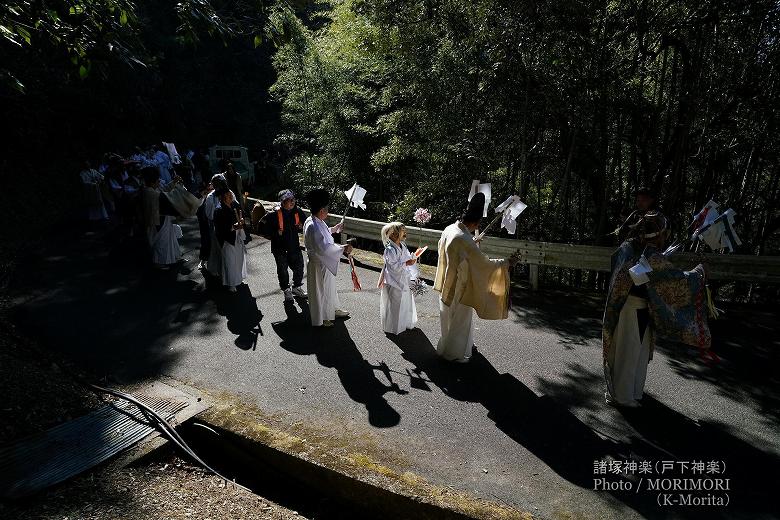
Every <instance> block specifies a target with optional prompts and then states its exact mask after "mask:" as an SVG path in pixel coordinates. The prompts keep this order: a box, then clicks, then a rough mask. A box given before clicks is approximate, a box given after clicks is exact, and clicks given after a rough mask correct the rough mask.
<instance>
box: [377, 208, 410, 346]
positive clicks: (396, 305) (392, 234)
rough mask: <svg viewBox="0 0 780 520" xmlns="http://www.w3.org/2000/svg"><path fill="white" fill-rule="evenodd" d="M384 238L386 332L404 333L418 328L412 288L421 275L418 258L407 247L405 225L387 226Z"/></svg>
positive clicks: (381, 307)
mask: <svg viewBox="0 0 780 520" xmlns="http://www.w3.org/2000/svg"><path fill="white" fill-rule="evenodd" d="M381 238H382V243H383V244H385V252H384V255H383V256H384V261H385V264H384V267H383V268H382V273H381V274H380V276H379V286H380V287H381V289H382V293H381V295H380V297H379V315H380V318H381V320H382V330H383V331H385V332H386V333H388V334H400V333H402V332H403V331H405V330H409V329H413V328H415V327H416V326H417V309H416V307H415V303H414V295H413V294H412V290H411V288H410V287H409V282H410V281H411V280H413V279H415V278H417V277H418V276H419V269H418V267H417V265H416V264H417V257H416V256H415V255H413V254H412V253H410V252H409V249H407V247H406V242H405V241H404V240H405V239H406V226H404V225H403V224H402V223H401V222H391V223H389V224H386V225H385V226H384V227H383V228H382V233H381Z"/></svg>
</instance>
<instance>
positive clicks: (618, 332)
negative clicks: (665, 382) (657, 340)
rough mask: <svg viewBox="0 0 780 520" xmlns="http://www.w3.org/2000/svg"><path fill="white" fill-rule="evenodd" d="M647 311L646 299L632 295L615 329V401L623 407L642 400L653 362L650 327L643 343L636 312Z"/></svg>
mask: <svg viewBox="0 0 780 520" xmlns="http://www.w3.org/2000/svg"><path fill="white" fill-rule="evenodd" d="M646 308H647V301H646V300H645V299H644V298H638V297H636V296H632V295H629V296H628V299H627V300H626V304H625V305H624V306H623V309H622V310H621V311H620V317H619V319H618V324H617V327H616V328H615V334H614V338H615V363H614V366H613V367H612V397H613V398H614V399H615V401H617V402H618V403H620V404H628V403H631V402H633V401H636V400H638V399H641V398H642V395H643V393H644V390H645V380H646V379H647V364H648V362H649V361H650V334H652V331H651V330H650V323H648V324H647V328H646V329H645V334H644V336H643V337H642V339H641V340H640V339H639V322H638V320H637V316H636V311H637V310H640V309H646Z"/></svg>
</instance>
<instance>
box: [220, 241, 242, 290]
mask: <svg viewBox="0 0 780 520" xmlns="http://www.w3.org/2000/svg"><path fill="white" fill-rule="evenodd" d="M245 236H246V235H244V230H242V229H239V230H238V231H236V243H235V244H230V243H228V242H225V244H224V245H223V246H222V284H223V285H225V286H227V287H238V286H239V285H241V284H242V283H243V282H244V280H246V277H247V270H246V246H245V245H244V238H245Z"/></svg>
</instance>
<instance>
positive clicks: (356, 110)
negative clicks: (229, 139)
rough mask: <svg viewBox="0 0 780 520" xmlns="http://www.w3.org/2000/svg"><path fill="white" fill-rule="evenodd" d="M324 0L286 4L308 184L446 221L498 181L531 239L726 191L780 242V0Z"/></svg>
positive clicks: (561, 237)
mask: <svg viewBox="0 0 780 520" xmlns="http://www.w3.org/2000/svg"><path fill="white" fill-rule="evenodd" d="M321 7H322V6H320V8H318V9H312V8H310V9H307V10H299V11H298V12H297V13H295V12H294V11H293V10H292V9H290V8H277V9H276V10H275V11H274V12H273V14H272V15H271V16H270V20H271V24H270V26H269V31H270V33H271V34H272V35H274V41H275V42H276V45H277V46H278V51H277V54H276V57H275V61H274V65H275V67H276V70H277V74H278V78H277V83H276V84H275V85H274V87H273V94H274V96H275V99H277V100H278V101H279V103H280V105H281V109H282V122H283V133H282V134H281V135H280V136H279V137H278V139H277V143H278V144H279V145H281V146H283V147H284V148H285V149H286V151H287V154H288V156H289V158H290V159H289V162H288V164H287V172H288V173H289V175H290V177H291V178H292V180H293V181H295V182H297V183H298V184H299V187H301V188H307V187H309V186H311V185H315V184H321V185H325V186H338V187H342V186H344V187H346V186H347V185H349V184H351V183H352V182H353V181H357V182H359V183H361V184H362V185H364V186H365V187H366V188H367V189H368V190H369V192H370V194H371V198H372V199H373V200H374V201H380V202H378V203H376V204H375V205H373V206H371V207H370V208H369V210H370V211H371V212H372V216H374V217H377V218H389V217H390V216H394V217H398V218H402V219H405V220H408V219H410V218H411V214H412V212H413V211H414V209H416V207H419V206H426V207H429V208H431V209H432V211H433V218H434V222H433V223H432V225H436V224H443V223H445V222H447V221H448V220H450V219H452V218H454V217H455V216H456V215H457V214H458V213H459V212H460V210H461V209H462V206H463V204H464V203H465V193H466V191H467V189H468V186H469V184H470V182H471V179H474V178H479V179H481V180H482V181H483V182H484V181H489V182H492V183H493V191H494V194H495V195H494V196H495V197H496V198H502V197H505V196H508V195H509V194H511V193H517V194H519V195H520V196H521V197H522V198H524V199H525V200H526V201H527V202H528V203H529V205H530V207H529V209H528V210H527V211H526V213H525V214H524V215H523V217H522V218H521V221H520V226H519V235H520V236H524V237H530V238H535V239H541V240H556V241H573V242H582V243H597V244H605V243H608V242H609V240H610V237H609V235H608V233H609V231H610V230H611V229H614V227H615V226H616V225H617V224H618V223H619V222H620V221H621V219H622V218H623V217H624V216H625V215H626V213H627V212H628V211H630V209H632V208H631V205H632V197H631V192H632V190H633V189H635V188H636V187H638V186H639V185H650V186H652V187H655V188H656V189H657V190H658V191H659V192H660V193H661V194H662V197H661V203H662V205H663V209H664V211H665V212H666V213H667V214H669V215H670V216H671V217H672V221H673V225H674V228H675V230H677V231H678V232H680V233H681V232H682V230H683V228H684V227H685V225H686V224H687V222H688V219H689V215H690V214H691V213H692V212H693V211H695V210H696V209H698V208H699V207H701V206H702V205H703V204H704V203H705V202H706V201H707V200H708V199H709V198H715V199H716V200H718V201H719V202H721V203H723V204H727V205H729V206H731V207H734V208H735V210H736V211H737V212H738V213H740V216H741V222H740V230H741V231H742V235H744V237H743V238H745V239H746V247H745V250H746V251H754V252H766V251H767V250H768V249H769V250H772V249H774V248H775V247H776V246H775V244H776V243H777V242H776V241H772V240H770V238H771V237H772V236H773V233H775V232H776V231H777V230H778V229H780V202H779V200H780V197H779V196H778V195H780V171H778V167H777V164H778V152H779V151H780V147H779V146H778V145H779V144H780V143H779V142H778V139H777V131H776V130H777V116H778V107H779V106H780V82H778V79H780V78H778V77H777V74H778V58H780V53H779V51H780V39H778V34H779V33H780V31H779V30H778V29H780V9H778V7H777V4H776V2H773V1H770V0H762V1H757V2H751V3H750V4H744V5H740V6H737V4H733V5H732V4H723V3H722V2H719V1H716V0H707V1H704V2H696V3H690V2H686V1H684V0H676V1H672V2H666V1H660V0H658V1H654V0H651V1H647V2H641V3H637V2H577V3H573V2H558V1H552V0H549V1H543V2H537V1H533V2H531V1H520V2H514V1H512V2H509V1H505V0H476V1H468V0H437V1H435V0H414V1H408V2H399V1H397V0H340V1H333V2H331V3H330V4H328V5H327V9H326V10H323V9H322V8H321ZM312 13H316V16H313V14H312Z"/></svg>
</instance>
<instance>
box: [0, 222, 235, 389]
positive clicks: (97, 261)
mask: <svg viewBox="0 0 780 520" xmlns="http://www.w3.org/2000/svg"><path fill="white" fill-rule="evenodd" d="M195 225H196V224H195V222H194V221H187V222H185V223H184V224H183V227H184V228H185V237H186V238H185V239H184V240H183V241H182V251H183V252H184V253H185V254H187V251H188V250H191V249H192V248H193V247H194V243H195V241H196V239H197V233H192V232H191V231H192V230H191V229H190V228H193V227H194V226H195ZM112 240H113V239H112V238H111V235H110V234H109V235H103V234H99V233H95V232H92V231H82V232H81V233H80V234H79V236H78V237H75V238H73V242H72V244H71V245H70V246H69V247H67V249H66V251H67V254H66V255H48V256H47V255H46V253H44V256H43V257H42V258H40V259H37V261H34V262H31V263H29V264H27V265H25V267H24V268H22V269H20V272H19V276H18V277H17V278H16V279H15V285H13V286H11V288H10V292H11V294H16V295H18V296H17V301H18V303H22V305H17V306H16V307H15V309H14V311H15V320H16V321H17V323H19V325H20V326H21V327H22V329H23V330H25V331H27V332H28V333H29V334H30V335H31V336H33V337H36V338H38V339H40V340H41V342H42V343H43V344H45V345H47V346H48V347H49V348H51V349H52V350H54V351H56V352H58V353H61V354H64V355H66V356H68V357H72V358H73V359H75V360H77V361H78V362H80V363H81V364H83V366H84V367H85V368H87V369H88V370H91V371H93V373H94V374H95V375H96V376H98V377H102V376H104V375H109V374H110V375H111V377H113V378H117V379H119V380H120V381H123V382H133V381H138V380H141V379H144V378H147V377H152V376H156V375H158V374H160V373H165V372H166V368H167V367H169V366H172V365H173V364H175V363H176V362H177V360H178V358H179V354H178V353H177V352H173V351H171V350H170V349H169V347H168V346H169V344H170V340H171V338H173V337H175V336H177V335H180V334H183V333H185V332H187V331H191V330H192V329H198V330H200V331H202V333H203V334H209V329H210V328H213V327H215V326H217V325H218V324H219V322H220V318H219V315H218V314H216V313H214V312H213V309H212V308H211V306H210V303H209V300H210V297H209V295H208V293H207V292H206V291H205V286H204V285H203V284H199V283H197V282H195V281H193V280H189V279H180V278H179V277H178V275H179V273H180V271H182V269H184V268H183V266H181V265H180V264H176V265H174V266H173V267H171V268H168V269H162V270H158V269H152V268H151V267H150V265H149V261H148V258H147V254H146V253H147V251H146V249H145V247H143V243H142V242H138V241H136V240H128V241H124V242H115V243H113V247H112ZM189 254H190V255H191V254H192V253H189ZM29 277H35V279H36V284H35V285H36V287H38V288H40V289H39V290H41V291H47V292H48V291H52V292H55V293H56V292H59V293H61V295H60V296H59V297H55V298H46V299H44V300H40V302H39V301H38V300H37V299H36V294H34V293H30V292H29V290H27V289H26V288H25V287H23V286H21V285H20V284H21V282H23V281H24V280H25V279H26V278H29ZM17 284H19V285H17ZM96 291H100V293H99V294H96ZM44 324H45V326H43V325H44Z"/></svg>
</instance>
